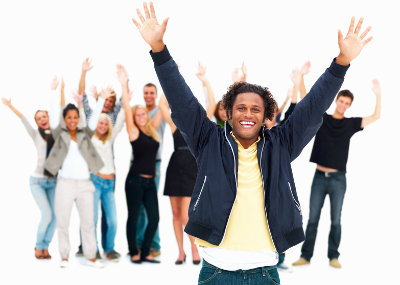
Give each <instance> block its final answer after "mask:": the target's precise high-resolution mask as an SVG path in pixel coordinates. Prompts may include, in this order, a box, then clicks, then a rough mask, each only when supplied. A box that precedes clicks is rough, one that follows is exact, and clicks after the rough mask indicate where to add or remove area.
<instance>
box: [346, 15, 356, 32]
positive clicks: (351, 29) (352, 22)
mask: <svg viewBox="0 0 400 285" xmlns="http://www.w3.org/2000/svg"><path fill="white" fill-rule="evenodd" d="M354 21H355V18H354V16H353V17H351V22H350V26H349V30H348V31H347V33H348V34H350V33H352V32H353V30H354Z"/></svg>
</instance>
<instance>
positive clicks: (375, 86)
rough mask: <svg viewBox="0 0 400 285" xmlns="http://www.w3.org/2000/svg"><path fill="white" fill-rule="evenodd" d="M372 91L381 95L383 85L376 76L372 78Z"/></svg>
mask: <svg viewBox="0 0 400 285" xmlns="http://www.w3.org/2000/svg"><path fill="white" fill-rule="evenodd" d="M372 92H374V94H375V95H376V96H381V85H380V83H379V80H378V79H376V78H375V79H373V80H372Z"/></svg>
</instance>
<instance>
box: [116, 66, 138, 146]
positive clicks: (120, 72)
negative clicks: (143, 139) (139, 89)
mask: <svg viewBox="0 0 400 285" xmlns="http://www.w3.org/2000/svg"><path fill="white" fill-rule="evenodd" d="M117 77H118V80H119V82H120V83H121V89H122V108H123V109H124V112H125V123H126V131H127V132H128V136H129V141H131V142H132V141H134V140H136V139H137V138H138V137H139V129H138V128H137V127H136V125H135V123H134V122H133V116H132V109H131V106H130V105H129V101H130V100H129V91H128V84H127V82H128V74H127V72H126V70H125V68H124V67H123V66H122V65H117Z"/></svg>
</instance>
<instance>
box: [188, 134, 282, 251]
mask: <svg viewBox="0 0 400 285" xmlns="http://www.w3.org/2000/svg"><path fill="white" fill-rule="evenodd" d="M231 135H232V137H233V138H234V139H235V141H236V142H237V144H238V156H239V158H238V160H239V162H238V178H237V179H238V187H237V195H236V200H235V203H234V204H233V208H232V211H231V216H230V218H229V220H228V225H227V227H226V232H225V236H224V239H223V240H222V242H221V244H220V245H219V246H215V245H212V244H210V243H208V242H206V241H204V240H201V239H199V238H196V243H197V244H198V245H199V246H203V247H219V248H224V249H230V250H256V251H260V250H271V251H275V247H274V244H273V242H272V239H271V235H270V232H269V227H268V222H267V218H266V215H265V210H264V189H263V182H262V178H261V172H260V167H259V165H258V160H257V143H258V142H259V141H260V138H258V140H257V141H256V142H255V143H253V144H252V145H251V146H250V147H249V148H247V149H245V148H243V146H242V145H241V144H240V143H239V141H238V140H237V139H236V138H235V136H234V135H233V133H232V132H231Z"/></svg>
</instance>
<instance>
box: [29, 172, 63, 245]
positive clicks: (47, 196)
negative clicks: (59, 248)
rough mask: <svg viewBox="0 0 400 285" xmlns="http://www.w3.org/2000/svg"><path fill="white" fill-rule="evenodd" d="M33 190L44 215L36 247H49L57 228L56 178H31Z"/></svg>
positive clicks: (30, 182) (38, 231)
mask: <svg viewBox="0 0 400 285" xmlns="http://www.w3.org/2000/svg"><path fill="white" fill-rule="evenodd" d="M29 184H30V187H31V192H32V195H33V198H34V199H35V202H36V204H37V205H38V206H39V210H40V213H41V215H42V217H41V219H40V223H39V227H38V230H37V235H36V246H35V247H36V249H39V250H42V249H48V248H49V244H50V242H51V239H52V238H53V235H54V231H55V229H56V215H55V213H54V193H55V189H56V184H57V179H56V178H49V179H47V178H38V177H33V176H31V177H30V179H29Z"/></svg>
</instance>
